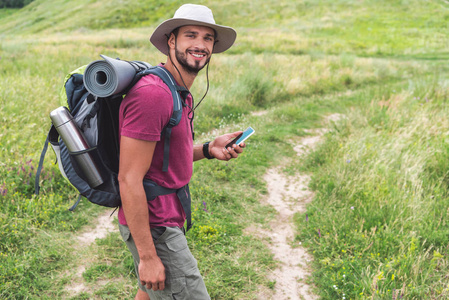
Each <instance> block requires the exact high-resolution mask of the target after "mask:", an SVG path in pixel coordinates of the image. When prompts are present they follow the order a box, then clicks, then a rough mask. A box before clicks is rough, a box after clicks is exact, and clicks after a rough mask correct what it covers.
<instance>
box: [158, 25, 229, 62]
mask: <svg viewBox="0 0 449 300" xmlns="http://www.w3.org/2000/svg"><path fill="white" fill-rule="evenodd" d="M188 25H195V26H206V27H210V28H212V29H214V30H215V32H216V33H217V37H216V40H217V42H216V44H215V46H214V50H213V51H212V53H221V52H224V51H226V50H228V49H229V48H231V46H232V45H233V44H234V42H235V39H236V38H237V33H236V32H235V30H234V29H233V28H231V27H227V26H222V25H216V24H211V23H206V22H201V21H195V20H190V19H182V18H173V19H168V20H166V21H164V22H162V23H161V24H160V25H159V26H158V27H157V28H156V30H154V32H153V34H152V35H151V37H150V41H151V43H152V44H153V45H154V46H155V47H156V48H157V49H158V50H159V51H161V52H162V53H164V54H165V55H167V56H168V45H167V39H168V35H169V34H170V33H171V32H172V31H173V30H175V29H176V28H178V27H181V26H188Z"/></svg>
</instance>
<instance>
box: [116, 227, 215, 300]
mask: <svg viewBox="0 0 449 300" xmlns="http://www.w3.org/2000/svg"><path fill="white" fill-rule="evenodd" d="M119 229H120V234H121V235H122V238H123V240H124V241H125V243H126V245H127V246H128V249H129V250H130V251H131V254H132V255H133V258H134V267H135V271H136V275H137V280H138V284H139V288H140V289H141V290H142V291H145V292H147V293H148V295H149V296H150V299H151V300H165V299H170V300H173V299H175V300H187V299H195V300H203V299H204V300H209V299H210V297H209V294H208V293H207V289H206V285H205V284H204V281H203V278H202V277H201V274H200V272H199V270H198V264H197V261H196V259H195V258H194V257H193V255H192V253H191V252H190V249H189V247H188V246H187V240H186V237H185V235H184V231H183V229H181V228H178V227H158V228H152V229H151V234H152V236H153V241H154V245H155V247H156V252H157V255H158V256H159V258H160V259H161V261H162V263H163V264H164V267H165V276H166V280H165V289H164V290H163V291H153V290H149V289H147V288H146V287H145V286H143V285H142V284H141V283H140V279H139V272H138V270H139V261H140V259H139V255H138V253H137V248H136V245H135V244H134V240H133V238H132V236H131V233H130V231H129V228H128V226H124V225H120V224H119Z"/></svg>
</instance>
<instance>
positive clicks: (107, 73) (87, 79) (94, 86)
mask: <svg viewBox="0 0 449 300" xmlns="http://www.w3.org/2000/svg"><path fill="white" fill-rule="evenodd" d="M100 56H101V57H102V58H103V59H104V60H96V61H93V62H91V63H90V64H89V65H88V66H87V68H86V70H85V71H84V85H85V86H86V89H87V90H88V91H89V92H90V93H91V94H92V95H94V96H97V97H109V96H111V95H115V94H120V93H121V92H122V91H124V90H125V89H126V88H127V87H128V86H129V84H131V82H132V81H133V79H134V76H135V75H136V73H137V72H139V71H141V70H142V69H139V67H140V68H142V67H143V68H148V67H150V65H149V64H147V63H144V62H128V61H125V60H119V59H114V58H110V57H108V56H106V55H100Z"/></svg>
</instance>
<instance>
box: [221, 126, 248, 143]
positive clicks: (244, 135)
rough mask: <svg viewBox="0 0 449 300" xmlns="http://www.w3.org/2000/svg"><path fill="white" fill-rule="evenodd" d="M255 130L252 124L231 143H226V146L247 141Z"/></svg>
mask: <svg viewBox="0 0 449 300" xmlns="http://www.w3.org/2000/svg"><path fill="white" fill-rule="evenodd" d="M254 132H255V130H254V129H253V128H252V127H251V126H250V127H248V128H246V129H245V131H243V133H241V134H239V135H238V136H237V137H236V138H235V139H233V140H232V141H231V142H230V143H228V144H227V145H226V147H225V148H228V147H232V145H234V144H236V145H240V144H241V143H243V142H244V141H246V139H247V138H249V137H250V136H251V135H252V134H253V133H254Z"/></svg>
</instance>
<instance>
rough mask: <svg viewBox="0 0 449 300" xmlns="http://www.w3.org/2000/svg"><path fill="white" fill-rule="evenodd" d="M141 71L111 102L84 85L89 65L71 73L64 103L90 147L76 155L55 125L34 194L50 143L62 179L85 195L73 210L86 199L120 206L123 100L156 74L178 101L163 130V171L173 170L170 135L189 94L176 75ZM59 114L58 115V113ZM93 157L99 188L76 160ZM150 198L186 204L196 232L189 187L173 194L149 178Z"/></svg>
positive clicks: (146, 185)
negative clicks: (170, 198) (175, 198)
mask: <svg viewBox="0 0 449 300" xmlns="http://www.w3.org/2000/svg"><path fill="white" fill-rule="evenodd" d="M130 63H132V64H133V66H137V68H136V74H135V76H134V78H133V80H132V81H131V83H130V84H129V86H128V87H127V88H125V89H124V91H123V92H120V93H118V94H114V95H111V96H109V97H106V98H101V97H97V96H94V95H93V94H92V93H90V92H89V91H88V90H87V89H86V87H85V83H84V80H83V74H84V72H85V70H86V67H88V66H87V65H85V66H82V67H80V68H78V69H76V70H74V71H72V72H70V73H69V74H68V75H67V76H66V78H65V81H64V86H63V88H62V90H61V95H60V96H61V97H60V98H61V99H62V100H61V102H62V103H61V104H62V105H63V106H65V107H67V108H68V111H69V112H70V114H71V116H73V120H74V121H75V123H76V125H77V127H78V129H79V130H80V131H81V132H82V133H83V136H84V138H85V140H86V141H87V144H88V145H89V148H88V149H86V150H85V151H83V152H82V153H73V152H72V153H71V152H70V151H69V150H68V149H67V145H66V144H65V142H64V140H63V139H62V138H61V137H60V134H59V133H58V131H57V130H56V127H55V125H54V124H52V125H51V127H50V130H49V132H48V134H47V138H46V140H45V143H44V148H43V150H42V153H41V157H40V161H39V166H38V168H37V173H36V179H35V193H36V195H38V194H39V190H40V186H39V177H40V173H41V171H42V166H43V161H44V158H45V154H46V152H47V149H48V144H50V145H51V147H52V148H53V150H54V152H55V154H56V158H57V162H58V166H59V170H60V172H61V174H62V175H63V176H64V177H65V178H66V179H67V180H68V181H69V182H70V183H71V184H72V185H73V186H74V187H75V188H76V189H77V190H78V191H79V193H80V195H79V197H78V199H77V201H76V203H75V204H74V205H73V206H72V207H71V208H69V210H70V211H73V210H74V209H75V208H76V206H77V205H78V203H79V202H80V200H81V196H84V197H85V198H87V199H88V200H89V201H90V202H92V203H95V204H98V205H101V206H106V207H118V206H120V204H121V201H120V191H119V184H118V169H119V150H120V149H119V142H118V141H119V136H118V126H119V109H120V104H121V102H122V100H123V97H124V95H125V94H126V92H128V91H129V90H130V89H131V87H132V86H134V84H136V83H137V82H138V81H139V79H140V78H142V77H143V76H146V75H149V74H153V75H156V76H159V77H160V78H161V79H162V80H163V82H164V83H165V84H166V85H167V86H168V87H169V89H170V91H171V92H172V96H173V113H172V116H171V119H170V121H169V122H168V124H167V125H166V126H165V128H164V129H163V131H162V135H161V141H162V136H163V138H164V161H163V169H162V171H164V172H166V171H167V170H168V157H169V150H170V148H169V147H170V135H171V130H172V128H173V127H174V126H176V125H178V123H179V122H180V120H181V117H182V108H183V106H185V103H184V101H183V100H182V99H181V97H182V98H183V99H185V98H186V97H187V95H188V93H189V92H188V90H187V89H185V88H184V87H180V86H178V85H176V82H175V80H174V78H173V77H172V75H171V74H170V73H169V72H168V71H167V70H166V69H165V68H163V67H159V66H155V67H152V66H150V65H148V64H146V63H143V62H130ZM55 111H56V110H55ZM86 153H88V154H89V158H90V159H91V160H92V161H93V162H94V164H95V166H96V168H97V169H98V172H99V174H100V175H101V178H102V183H101V184H100V185H98V186H91V185H89V180H87V178H86V174H83V169H82V166H80V163H79V161H78V160H77V159H76V156H77V155H80V154H86ZM143 185H144V189H145V193H146V195H147V199H148V200H149V201H150V200H153V199H154V198H156V196H160V195H167V194H171V193H176V194H177V195H178V198H179V200H180V201H181V204H182V207H183V209H184V211H185V213H186V218H187V229H190V227H191V209H190V202H191V200H190V192H189V188H188V185H186V186H184V187H182V188H180V189H177V190H175V189H168V188H165V187H161V186H158V185H156V184H155V183H154V182H152V181H150V180H148V179H145V180H144V182H143Z"/></svg>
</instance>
